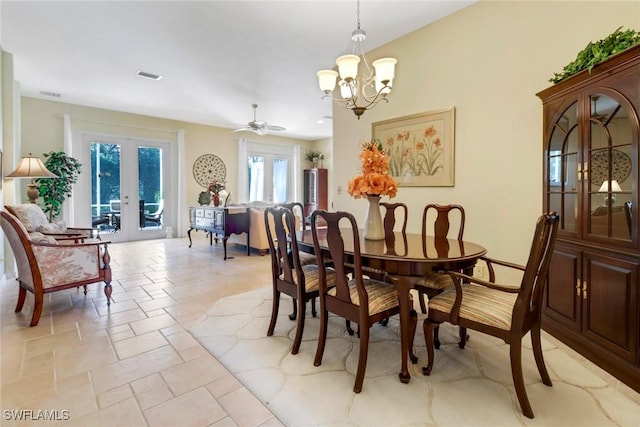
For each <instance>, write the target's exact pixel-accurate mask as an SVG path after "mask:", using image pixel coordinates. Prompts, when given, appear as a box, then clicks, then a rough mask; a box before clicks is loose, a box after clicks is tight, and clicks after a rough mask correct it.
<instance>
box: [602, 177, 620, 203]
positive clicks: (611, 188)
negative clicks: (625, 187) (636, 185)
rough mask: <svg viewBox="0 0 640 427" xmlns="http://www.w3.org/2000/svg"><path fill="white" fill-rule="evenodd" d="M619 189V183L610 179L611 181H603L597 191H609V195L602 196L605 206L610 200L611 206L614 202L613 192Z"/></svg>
mask: <svg viewBox="0 0 640 427" xmlns="http://www.w3.org/2000/svg"><path fill="white" fill-rule="evenodd" d="M609 184H611V185H609ZM621 191H622V188H620V184H618V181H616V180H615V179H612V180H611V181H604V182H603V183H602V185H601V186H600V189H599V190H598V192H599V193H611V196H604V201H605V203H606V204H607V206H608V205H609V202H611V206H613V205H614V204H615V203H616V195H615V194H614V193H619V192H621Z"/></svg>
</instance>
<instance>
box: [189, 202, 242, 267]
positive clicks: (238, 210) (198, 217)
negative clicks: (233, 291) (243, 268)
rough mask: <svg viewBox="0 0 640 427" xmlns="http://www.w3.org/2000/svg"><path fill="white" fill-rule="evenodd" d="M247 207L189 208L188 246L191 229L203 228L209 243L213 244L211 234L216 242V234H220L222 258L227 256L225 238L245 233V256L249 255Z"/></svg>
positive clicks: (190, 242)
mask: <svg viewBox="0 0 640 427" xmlns="http://www.w3.org/2000/svg"><path fill="white" fill-rule="evenodd" d="M249 224H250V216H249V209H248V208H246V207H242V206H238V207H233V206H226V207H222V206H220V207H216V206H197V207H190V208H189V231H188V232H187V235H188V236H189V247H191V244H192V241H191V230H196V231H197V230H203V231H206V232H207V233H209V244H210V245H212V244H213V238H214V237H213V235H214V234H215V235H216V237H215V239H216V242H217V241H218V236H222V246H223V247H224V259H225V260H226V259H228V258H229V259H230V258H232V257H227V240H228V239H229V236H231V234H234V233H235V234H241V233H247V256H249V255H251V248H250V247H249Z"/></svg>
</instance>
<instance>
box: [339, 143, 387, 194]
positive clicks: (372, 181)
mask: <svg viewBox="0 0 640 427" xmlns="http://www.w3.org/2000/svg"><path fill="white" fill-rule="evenodd" d="M360 148H361V149H362V150H361V151H360V161H361V162H362V167H361V172H362V173H361V174H360V175H357V176H354V177H353V178H352V179H351V181H349V184H348V186H347V192H348V193H349V194H350V195H351V196H353V197H355V198H356V199H357V198H364V197H369V196H389V198H393V197H395V196H396V193H397V192H398V183H397V182H396V180H395V179H393V178H392V177H391V175H389V156H388V155H387V153H385V152H384V151H383V150H382V145H381V144H380V143H379V142H377V141H369V142H365V143H363V144H361V145H360Z"/></svg>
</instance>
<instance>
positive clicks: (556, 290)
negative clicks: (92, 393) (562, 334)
mask: <svg viewBox="0 0 640 427" xmlns="http://www.w3.org/2000/svg"><path fill="white" fill-rule="evenodd" d="M579 273H580V252H578V251H575V250H572V249H570V248H567V247H563V246H562V245H556V249H555V251H554V253H553V256H552V258H551V264H550V265H549V282H548V285H547V292H546V301H545V315H547V316H549V317H552V318H553V319H554V320H555V321H557V322H561V323H562V324H564V325H565V326H566V327H568V328H571V329H574V330H579V329H580V306H579V300H580V299H579V298H580V297H579V295H577V294H578V293H579V292H580V287H579V284H580V279H579Z"/></svg>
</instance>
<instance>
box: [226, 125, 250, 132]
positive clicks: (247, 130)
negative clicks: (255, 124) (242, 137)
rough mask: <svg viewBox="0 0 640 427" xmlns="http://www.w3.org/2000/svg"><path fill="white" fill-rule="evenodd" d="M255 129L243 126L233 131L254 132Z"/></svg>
mask: <svg viewBox="0 0 640 427" xmlns="http://www.w3.org/2000/svg"><path fill="white" fill-rule="evenodd" d="M252 131H253V129H251V128H250V127H246V126H245V127H243V128H239V129H234V130H232V131H231V132H252Z"/></svg>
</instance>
